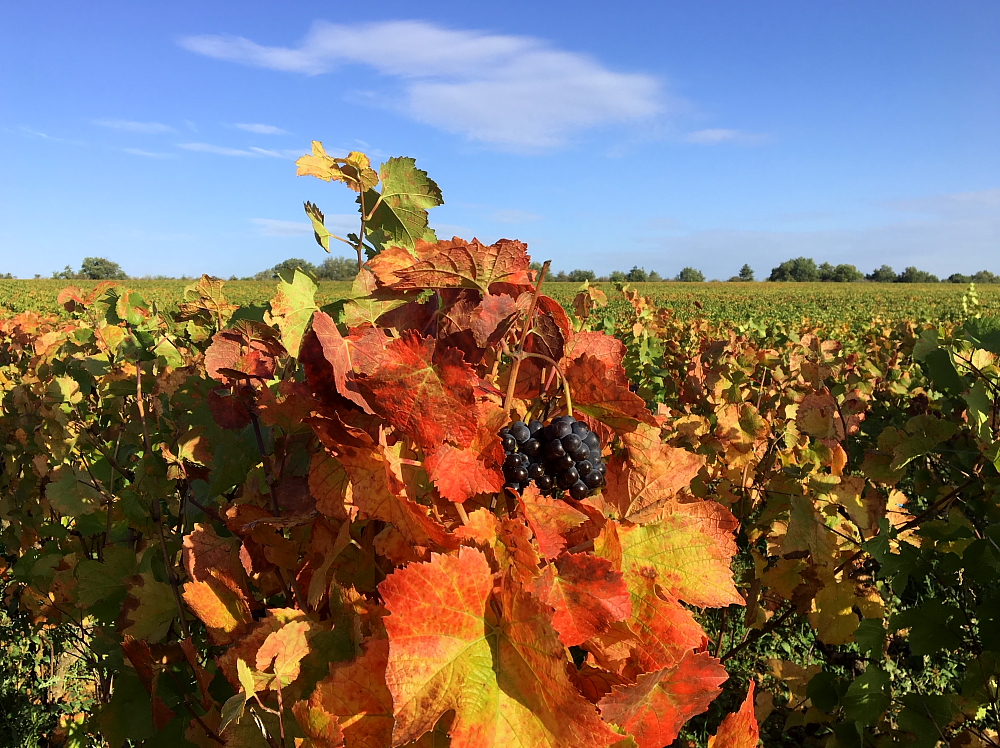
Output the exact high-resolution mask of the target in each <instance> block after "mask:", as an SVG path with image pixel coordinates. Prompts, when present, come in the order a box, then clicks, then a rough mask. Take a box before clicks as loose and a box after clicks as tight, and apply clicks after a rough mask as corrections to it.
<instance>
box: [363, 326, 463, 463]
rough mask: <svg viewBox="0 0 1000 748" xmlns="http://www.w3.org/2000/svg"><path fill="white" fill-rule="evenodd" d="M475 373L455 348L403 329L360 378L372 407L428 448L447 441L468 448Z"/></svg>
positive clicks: (429, 450) (428, 449) (428, 450)
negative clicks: (400, 334)
mask: <svg viewBox="0 0 1000 748" xmlns="http://www.w3.org/2000/svg"><path fill="white" fill-rule="evenodd" d="M477 381H478V377H476V375H475V373H474V372H473V370H472V367H470V366H469V365H468V364H467V363H465V360H464V359H463V358H462V353H461V351H459V350H458V349H456V348H444V349H439V348H438V347H437V346H436V341H435V340H434V338H430V337H428V338H422V337H420V335H419V334H417V333H413V332H407V333H404V334H403V335H402V337H400V338H398V339H396V340H394V341H392V342H391V343H390V344H389V345H388V346H386V348H385V351H384V353H383V356H382V359H381V363H380V365H379V366H378V368H377V369H375V371H374V372H372V374H371V376H369V377H366V378H364V379H363V380H359V385H360V386H361V388H362V389H363V390H366V391H367V392H370V393H371V397H368V398H366V399H367V400H368V402H369V403H372V404H373V407H374V409H375V410H376V411H377V412H378V413H379V414H380V415H382V416H383V417H384V418H385V419H386V420H387V421H388V422H389V423H391V424H392V425H393V426H394V427H396V428H397V429H399V430H400V431H401V432H402V433H404V434H406V435H407V436H409V437H411V438H412V439H413V440H414V441H415V442H416V443H417V444H419V445H420V447H421V448H423V449H424V450H425V451H427V452H431V451H433V450H434V449H435V448H436V447H438V446H439V445H440V444H442V443H444V442H445V441H446V440H447V441H451V442H452V443H454V444H457V445H458V446H459V447H468V446H469V445H470V444H471V443H472V440H473V439H474V438H475V436H476V432H477V430H478V423H477V420H476V413H475V408H473V405H474V404H475V397H474V387H475V386H476V382H477Z"/></svg>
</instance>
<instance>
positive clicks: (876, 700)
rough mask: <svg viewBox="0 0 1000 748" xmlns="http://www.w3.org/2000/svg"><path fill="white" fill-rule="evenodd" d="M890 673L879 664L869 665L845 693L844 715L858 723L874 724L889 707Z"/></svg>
mask: <svg viewBox="0 0 1000 748" xmlns="http://www.w3.org/2000/svg"><path fill="white" fill-rule="evenodd" d="M889 703H890V698H889V674H888V673H887V672H885V671H884V670H882V669H880V668H879V667H878V666H877V665H874V664H872V665H869V666H868V669H867V670H866V671H865V673H864V675H862V676H861V677H859V678H856V679H855V680H854V682H853V683H851V685H850V686H848V687H847V693H846V694H844V698H843V706H844V715H845V717H846V718H847V719H848V720H850V721H851V722H855V723H857V724H858V725H865V726H870V725H874V724H875V723H876V722H878V721H879V719H881V717H882V715H883V714H885V710H886V709H888V708H889Z"/></svg>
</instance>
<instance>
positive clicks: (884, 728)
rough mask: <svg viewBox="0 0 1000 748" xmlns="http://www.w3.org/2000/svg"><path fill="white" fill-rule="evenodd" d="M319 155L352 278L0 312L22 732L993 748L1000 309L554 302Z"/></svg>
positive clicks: (419, 189)
mask: <svg viewBox="0 0 1000 748" xmlns="http://www.w3.org/2000/svg"><path fill="white" fill-rule="evenodd" d="M298 166H299V173H300V174H304V175H311V176H314V177H318V178H320V179H323V180H325V181H328V182H331V181H336V182H341V183H343V184H344V185H345V186H346V187H348V188H349V189H351V190H352V191H353V192H354V193H355V197H356V199H357V202H358V205H359V218H360V225H359V231H358V234H356V235H351V236H348V237H346V238H344V239H341V238H340V237H335V236H333V235H331V234H330V233H329V232H328V231H327V229H326V227H325V225H324V217H323V214H322V212H321V211H320V209H319V208H317V207H316V206H315V205H313V204H312V203H307V204H306V210H307V214H308V215H309V217H310V219H311V220H312V222H313V226H314V229H315V233H316V239H317V241H318V242H319V243H320V244H321V245H322V246H323V247H324V248H327V249H328V248H329V247H330V245H331V242H333V241H338V240H339V241H342V242H345V243H347V244H350V245H351V246H352V248H353V249H354V250H356V251H357V254H358V259H359V265H361V264H362V263H363V266H362V267H361V270H360V273H359V275H358V278H357V280H356V281H355V282H354V283H353V284H350V285H348V286H344V285H341V286H337V287H332V286H331V287H327V288H325V287H323V286H322V285H317V284H316V283H315V282H314V281H313V279H311V278H310V277H309V276H308V275H306V274H304V273H302V272H299V271H294V272H292V273H286V274H285V275H283V276H282V277H281V278H280V279H278V280H277V281H276V282H275V283H271V284H259V283H240V282H233V283H226V282H223V281H220V280H218V279H213V278H209V277H207V276H205V277H203V278H202V279H201V280H200V281H197V282H194V283H187V284H181V285H178V286H172V285H171V284H168V283H163V282H149V283H148V284H145V283H143V282H123V283H106V284H100V285H97V286H96V287H83V286H79V285H77V286H72V287H66V288H63V287H60V288H59V289H58V290H57V289H56V288H55V287H51V288H50V287H49V282H44V283H42V282H37V281H7V282H0V302H2V303H3V304H4V305H5V306H6V307H8V309H9V310H10V311H9V313H8V314H5V315H3V316H2V318H0V402H2V412H0V442H2V443H3V445H4V447H3V449H4V451H3V452H2V453H0V454H2V465H0V468H2V473H0V519H2V526H0V545H2V550H3V558H4V560H3V562H2V565H3V588H4V603H5V607H6V610H7V615H8V618H9V620H11V621H13V623H12V624H11V627H13V628H12V630H16V631H17V632H18V634H17V636H16V645H17V646H18V647H19V649H18V650H17V656H18V658H19V663H18V666H20V667H22V668H24V669H26V670H30V669H31V667H32V665H31V663H32V662H36V663H38V664H37V666H34V667H35V669H36V670H37V671H38V672H36V673H35V674H34V676H33V677H34V678H35V680H34V681H32V683H35V684H40V685H38V688H39V689H40V690H39V692H38V694H35V693H34V692H32V694H31V695H30V698H25V699H22V700H21V701H18V702H16V703H17V704H18V705H19V706H18V707H17V708H18V709H22V710H29V711H30V710H31V709H34V710H35V712H36V713H42V714H43V716H44V717H46V718H48V719H49V720H50V723H49V724H48V725H47V726H46V725H41V726H38V723H39V720H37V719H36V720H35V721H34V722H32V721H31V720H25V723H26V724H27V723H31V724H32V725H35V727H30V728H29V727H25V728H24V730H23V732H22V735H21V737H20V739H21V742H22V743H23V744H31V743H30V742H29V740H28V738H26V737H25V735H28V732H29V731H30V730H35V731H36V732H35V733H33V734H37V736H38V739H37V740H36V742H35V743H34V744H36V745H45V744H65V745H71V746H105V745H106V746H110V747H111V748H120V747H121V746H125V745H128V746H139V745H142V746H184V745H190V746H198V747H199V748H207V747H208V746H223V745H225V746H241V747H243V746H255V747H256V746H259V747H260V748H265V747H267V748H278V747H279V746H280V747H282V748H285V747H287V746H295V747H296V748H338V747H340V746H345V747H346V748H355V747H357V748H362V747H363V748H389V747H390V746H392V747H396V746H406V747H407V748H441V747H443V746H452V747H453V748H506V747H507V746H519V747H523V748H527V747H531V748H535V747H539V748H589V747H595V748H596V747H598V746H616V748H664V747H665V746H670V745H677V746H699V747H700V746H707V747H708V748H752V747H753V746H756V745H758V743H759V742H762V743H763V744H764V745H765V746H789V747H791V746H815V747H817V748H819V747H820V746H824V747H826V748H840V747H844V748H846V747H848V746H850V747H852V748H853V747H854V746H897V745H898V746H918V747H919V746H927V747H928V748H930V747H933V746H938V745H948V746H956V747H962V748H965V747H968V748H973V747H977V746H1000V736H998V732H997V730H998V729H1000V693H998V688H1000V686H998V682H1000V586H998V578H1000V544H998V543H1000V503H998V496H997V490H998V489H1000V473H998V466H1000V440H998V429H1000V366H998V360H997V357H998V355H1000V319H998V318H997V317H996V316H995V310H996V309H997V304H998V303H1000V297H996V296H987V294H986V292H984V291H982V290H978V292H977V290H976V289H964V288H960V289H958V291H957V292H956V291H955V289H953V288H934V289H933V292H931V291H929V290H926V291H925V288H923V287H912V288H897V287H881V286H877V285H872V284H868V285H856V286H855V285H849V286H847V287H843V286H842V287H838V288H836V289H833V288H829V287H822V286H819V285H811V284H810V285H806V284H802V285H792V284H752V285H751V284H736V283H733V284H704V285H703V284H698V286H697V288H694V287H692V284H679V283H678V284H649V285H648V286H642V287H628V286H626V287H606V288H599V287H594V286H584V287H582V288H581V287H578V286H572V287H569V284H567V287H566V288H553V287H552V286H551V284H548V283H546V281H545V275H546V272H547V269H548V267H547V265H545V266H543V267H542V269H541V270H540V271H536V270H532V269H531V268H530V263H531V259H532V258H530V257H529V255H528V251H527V250H528V248H527V247H526V246H525V245H524V244H522V243H520V242H517V241H512V240H501V241H499V242H497V243H495V244H493V245H489V246H485V245H483V244H480V243H479V242H476V241H474V240H473V241H463V240H459V239H453V240H444V241H442V240H439V239H438V238H437V237H436V236H435V235H434V234H433V232H432V231H431V230H430V229H429V226H428V210H430V209H431V208H433V207H434V206H435V205H437V204H440V203H441V201H442V200H441V193H440V190H439V189H438V188H437V185H436V184H434V182H433V181H431V180H430V179H429V177H428V176H427V174H426V173H424V172H423V171H421V170H419V169H417V168H416V166H415V164H414V162H413V161H412V160H411V159H390V160H389V161H387V162H386V163H385V164H382V165H381V167H380V169H379V170H377V171H376V170H375V169H373V168H371V165H370V164H369V162H368V159H367V158H366V157H365V156H364V155H363V154H358V153H352V154H350V156H348V158H347V159H333V158H330V157H329V156H327V155H326V153H325V152H324V151H323V149H322V146H321V145H320V144H318V143H317V144H315V145H314V151H313V154H312V155H309V156H305V157H303V158H302V159H300V160H299V162H298ZM377 188H378V189H377ZM50 292H51V293H50ZM52 294H54V295H55V303H53V301H52V299H51V295H52ZM159 294H163V297H162V298H161V297H160V296H159ZM11 640H12V641H14V640H15V637H14V636H13V635H12V636H11ZM10 656H12V655H10ZM8 659H9V657H8ZM22 661H23V662H22ZM57 661H58V662H59V663H62V664H61V665H60V667H58V668H57V667H56V666H55V664H56V662H57ZM25 663H27V664H25ZM7 668H8V670H7V671H4V672H6V673H8V675H7V676H5V677H6V678H7V679H8V680H9V679H10V678H15V676H16V679H18V680H17V682H18V683H22V682H26V681H27V680H31V677H32V676H31V674H30V673H28V674H26V675H24V676H23V677H22V675H20V674H19V673H20V671H17V672H16V673H15V666H14V665H8V666H7ZM10 673H14V675H10ZM71 677H72V687H71V688H70V687H68V686H67V683H69V682H70V679H71ZM6 682H7V680H5V679H4V678H0V686H2V688H0V697H3V698H5V699H6V696H5V694H7V693H8V691H9V692H10V693H15V692H17V690H18V688H20V686H18V687H14V688H7V687H6V686H4V685H3V684H4V683H6ZM33 687H34V686H33ZM57 687H58V689H57ZM4 689H6V690H4ZM54 689H57V690H55V691H54ZM22 690H23V689H22ZM9 701H10V703H11V704H14V703H15V702H14V700H13V699H10V700H9ZM13 714H15V712H14V707H10V706H9V707H8V715H13ZM17 714H20V712H17ZM39 719H41V718H39ZM8 721H9V722H11V723H13V722H14V721H15V720H14V718H13V717H12V716H8ZM7 729H10V728H9V726H8V728H7ZM42 736H47V737H44V738H43V737H42ZM29 737H30V736H29ZM43 740H48V741H49V742H48V743H46V742H43ZM12 744H15V743H13V742H12Z"/></svg>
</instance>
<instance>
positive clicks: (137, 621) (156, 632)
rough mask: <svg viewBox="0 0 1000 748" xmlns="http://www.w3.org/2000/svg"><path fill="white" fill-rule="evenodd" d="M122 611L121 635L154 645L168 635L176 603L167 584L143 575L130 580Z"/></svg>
mask: <svg viewBox="0 0 1000 748" xmlns="http://www.w3.org/2000/svg"><path fill="white" fill-rule="evenodd" d="M122 610H123V616H124V617H123V622H124V627H123V633H125V634H128V635H129V636H134V637H135V638H136V639H146V640H147V641H151V642H157V641H160V640H161V639H162V638H163V637H164V636H166V635H167V630H168V629H169V628H170V623H171V622H172V621H173V620H174V617H175V616H176V615H177V601H176V599H175V598H174V592H173V590H172V589H171V588H170V585H169V584H165V583H164V582H158V581H156V579H154V578H153V575H152V573H151V572H144V573H142V574H136V575H134V576H132V577H131V578H130V579H129V589H128V598H127V599H126V601H125V605H124V606H123V607H122Z"/></svg>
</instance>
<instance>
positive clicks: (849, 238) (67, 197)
mask: <svg viewBox="0 0 1000 748" xmlns="http://www.w3.org/2000/svg"><path fill="white" fill-rule="evenodd" d="M312 139H317V140H321V141H323V143H324V144H325V145H326V147H327V149H328V150H329V151H331V152H335V151H341V152H346V151H347V150H351V149H359V150H363V151H366V152H367V153H369V154H370V155H371V157H372V160H373V161H376V162H379V161H381V160H383V159H385V158H387V157H389V156H396V155H407V156H413V157H415V158H416V159H417V164H418V165H419V166H421V167H422V168H424V169H426V170H427V171H428V172H429V173H430V175H431V176H432V177H433V178H434V179H435V180H436V181H437V182H438V184H439V185H440V186H441V188H442V191H443V193H444V197H445V201H446V204H445V205H444V206H442V207H440V208H437V209H435V210H434V211H432V213H431V221H432V225H433V226H435V227H436V228H437V229H438V234H439V235H441V236H447V237H450V236H451V235H453V234H457V235H459V236H463V237H465V238H470V237H472V236H477V237H479V238H480V239H482V240H484V241H493V240H495V239H497V238H500V237H509V238H518V239H522V240H524V241H526V242H528V244H529V250H530V251H531V253H532V255H533V256H534V257H535V258H536V259H540V260H541V259H552V260H553V261H554V266H555V267H556V268H561V269H565V270H570V269H573V268H576V267H582V268H592V269H594V270H597V271H598V272H601V273H606V272H608V271H610V270H613V269H619V268H620V269H624V270H627V269H628V268H630V267H631V266H632V265H633V264H637V265H640V266H644V267H646V268H647V269H651V270H653V269H655V270H657V271H658V272H660V273H661V274H662V275H664V276H672V275H675V274H676V273H677V271H678V270H680V269H681V268H682V267H684V266H688V265H690V266H694V267H697V268H700V269H701V270H703V271H704V272H705V273H706V275H707V276H709V277H715V278H728V277H729V276H730V275H733V274H735V273H736V272H737V271H738V269H739V268H740V266H741V265H742V264H743V263H744V262H748V263H750V265H751V266H752V267H753V268H754V269H755V270H756V272H757V277H758V278H760V277H764V276H766V275H767V273H768V272H769V271H770V269H771V268H772V267H774V266H775V265H777V264H778V263H779V262H781V261H783V260H785V259H788V258H789V257H794V256H799V255H806V256H811V257H814V258H815V259H816V260H817V261H818V262H823V261H830V262H834V263H839V262H849V263H853V264H856V265H857V266H858V267H859V268H860V269H861V270H863V271H866V272H868V271H870V270H871V269H873V268H874V267H876V266H878V265H881V264H883V263H887V264H890V265H892V266H893V267H895V268H896V269H897V270H900V269H902V268H903V267H904V266H907V265H916V266H918V267H920V268H922V269H926V270H930V271H932V272H935V273H938V274H939V275H948V274H950V273H952V272H963V273H968V272H974V271H976V270H979V269H983V268H986V269H989V270H992V271H993V272H1000V147H998V146H1000V3H997V2H996V1H995V0H968V1H965V0H949V1H948V2H940V1H938V0H935V1H934V2H925V1H921V0H907V1H906V2H892V1H889V0H885V1H880V2H878V3H871V2H850V1H843V0H839V1H838V2H832V0H826V1H817V2H808V3H803V2H800V1H792V0H761V1H759V2H752V3H748V2H738V1H736V0H732V1H729V2H723V1H721V0H719V1H715V0H705V1H700V2H694V1H693V0H692V1H690V2H665V1H662V0H661V1H660V2H651V1H647V2H635V1H632V0H618V1H617V2H614V3H606V2H584V1H582V0H576V1H575V2H562V1H561V0H550V1H549V2H545V3H539V2H537V0H536V1H535V2H522V1H521V0H507V1H506V2H503V3H495V2H484V3H467V2H462V3H457V2H455V3H452V2H425V3H421V4H413V3H402V2H396V1H395V0H383V2H380V3H367V4H360V5H359V4H356V3H342V2H308V1H304V2H297V3H274V2H250V1H241V2H225V1H215V0H213V2H209V3H204V2H192V1H190V0H177V1H175V2H169V3H168V2H143V3H135V2H101V1H100V0H91V1H90V2H87V3H77V2H46V1H45V0H41V1H39V2H32V3H4V4H2V5H0V169H2V172H0V173H2V178H0V273H2V272H12V273H14V274H15V275H16V276H19V277H32V276H33V275H34V274H35V273H40V274H41V275H42V276H43V277H47V276H48V275H50V274H51V273H52V272H53V271H54V270H58V269H61V268H62V267H63V266H65V265H67V264H69V265H72V266H74V267H78V266H79V263H80V260H81V259H82V258H83V257H84V256H92V255H99V256H105V257H109V258H111V259H113V260H115V261H117V262H119V263H121V265H122V266H123V268H124V269H125V270H126V271H127V272H129V273H130V274H133V275H144V274H177V275H179V274H189V275H196V274H200V273H202V272H208V273H212V274H216V275H220V276H223V277H228V276H230V275H233V274H235V275H246V274H251V273H253V272H256V271H257V270H260V269H262V268H265V267H268V266H270V265H273V264H275V263H276V262H278V261H280V260H282V259H284V258H286V257H292V256H294V257H304V258H306V259H310V260H313V261H316V262H319V261H321V260H322V259H323V257H324V256H325V254H324V253H323V251H322V250H321V249H320V248H319V247H318V246H317V245H316V244H315V243H314V241H313V239H312V237H311V232H310V231H309V229H308V223H307V219H306V218H305V216H304V214H303V213H302V207H301V206H302V202H303V201H304V200H312V201H314V202H316V203H318V204H319V205H320V207H321V208H322V209H323V210H324V211H325V212H326V213H327V216H328V223H330V224H333V225H335V226H344V225H345V223H344V221H345V220H346V217H347V216H348V215H349V214H350V213H351V211H352V210H353V209H354V205H353V202H352V194H351V193H349V192H348V191H347V190H346V189H344V188H343V187H342V186H340V185H328V184H326V183H323V182H320V181H318V180H315V179H311V178H305V177H298V178H297V177H295V169H294V164H293V161H294V159H295V157H296V156H298V155H300V154H302V153H305V152H306V151H307V150H308V147H309V141H310V140H312Z"/></svg>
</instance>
